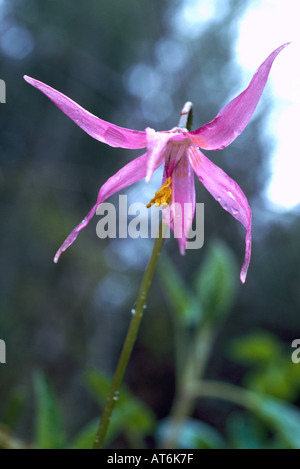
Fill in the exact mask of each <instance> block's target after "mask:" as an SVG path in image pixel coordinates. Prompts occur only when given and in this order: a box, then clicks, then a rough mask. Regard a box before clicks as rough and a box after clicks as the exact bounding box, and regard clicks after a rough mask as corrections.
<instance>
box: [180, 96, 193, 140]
mask: <svg viewBox="0 0 300 469" xmlns="http://www.w3.org/2000/svg"><path fill="white" fill-rule="evenodd" d="M192 123H193V104H192V103H191V102H190V101H187V102H186V103H185V105H184V106H183V108H182V111H181V113H180V119H179V123H178V127H180V128H182V129H187V130H188V131H189V132H190V131H191V129H192Z"/></svg>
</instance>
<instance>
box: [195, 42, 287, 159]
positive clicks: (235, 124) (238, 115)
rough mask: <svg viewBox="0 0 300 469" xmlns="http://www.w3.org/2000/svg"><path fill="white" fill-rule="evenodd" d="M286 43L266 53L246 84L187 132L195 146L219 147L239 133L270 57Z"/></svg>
mask: <svg viewBox="0 0 300 469" xmlns="http://www.w3.org/2000/svg"><path fill="white" fill-rule="evenodd" d="M288 44H289V43H287V44H283V45H282V46H280V47H278V49H276V50H274V52H272V54H270V55H269V57H268V58H267V59H266V60H265V61H264V62H263V63H262V64H261V66H260V67H259V68H258V70H257V71H256V73H255V75H254V76H253V78H252V80H251V82H250V84H249V86H248V88H246V89H245V90H244V91H243V92H242V93H241V94H239V95H238V96H237V97H236V98H234V99H233V100H232V101H230V102H229V103H228V104H226V106H225V107H223V108H222V109H221V111H220V112H219V114H217V116H216V117H215V118H214V119H213V120H212V121H210V122H209V123H208V124H205V125H203V126H202V127H200V128H199V129H197V130H194V131H193V132H190V133H189V135H190V137H191V138H192V140H193V142H194V143H195V144H196V145H197V146H199V147H200V148H205V149H207V150H221V149H222V148H225V147H227V146H228V145H229V144H230V143H231V142H232V141H233V140H234V139H235V138H236V137H238V135H240V133H241V132H242V131H243V130H244V128H245V127H246V125H247V124H248V122H249V120H250V118H251V116H252V114H253V112H254V110H255V108H256V106H257V104H258V101H259V99H260V97H261V94H262V92H263V90H264V87H265V84H266V82H267V79H268V76H269V72H270V69H271V66H272V64H273V61H274V60H275V58H276V56H277V55H278V54H279V52H280V51H281V50H282V49H284V48H285V47H286V46H287V45H288Z"/></svg>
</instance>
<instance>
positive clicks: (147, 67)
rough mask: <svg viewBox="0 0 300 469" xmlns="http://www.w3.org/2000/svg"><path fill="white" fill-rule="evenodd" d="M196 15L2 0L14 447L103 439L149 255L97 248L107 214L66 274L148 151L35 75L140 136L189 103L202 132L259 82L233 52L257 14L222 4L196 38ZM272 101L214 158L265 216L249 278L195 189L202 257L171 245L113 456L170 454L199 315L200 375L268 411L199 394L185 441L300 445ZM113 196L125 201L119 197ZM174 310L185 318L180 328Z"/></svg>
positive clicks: (4, 389) (1, 410) (288, 216)
mask: <svg viewBox="0 0 300 469" xmlns="http://www.w3.org/2000/svg"><path fill="white" fill-rule="evenodd" d="M186 3H188V2H185V1H182V2H181V1H176V0H175V1H171V0H151V1H141V0H127V1H126V2H124V1H123V0H113V1H110V2H105V1H102V0H88V1H83V0H77V1H76V2H74V1H71V0H64V2H61V1H58V0H51V1H50V0H45V1H43V2H40V1H38V0H9V1H4V0H2V1H1V2H0V70H1V74H0V75H1V76H0V78H1V79H3V80H4V81H5V82H6V93H7V94H6V104H1V119H0V162H1V167H0V184H1V199H0V206H1V213H2V222H3V223H2V229H1V245H0V250H1V252H0V255H1V266H2V268H1V272H0V275H1V291H0V338H1V339H3V340H5V342H6V347H7V363H6V364H0V383H1V384H0V422H2V423H1V426H0V446H1V445H3V446H5V445H7V446H14V445H15V446H16V447H17V446H18V445H22V444H26V445H27V444H28V445H33V446H38V447H64V446H72V445H73V446H75V447H81V446H84V444H85V443H84V442H85V441H89V438H90V436H89V435H90V434H89V432H90V431H91V429H92V430H93V429H94V426H93V425H94V423H93V422H94V421H95V420H96V421H97V420H98V418H99V416H100V414H101V408H102V405H103V396H104V395H105V392H106V389H107V382H106V379H107V378H105V376H106V377H110V376H112V374H113V372H114V369H115V366H116V362H117V358H118V354H119V352H120V348H121V345H122V343H123V339H124V336H125V333H126V330H127V327H128V324H129V321H130V311H131V309H132V307H133V306H134V301H135V298H136V294H137V291H138V288H139V282H140V279H141V275H142V273H143V271H144V269H145V266H146V263H147V260H148V258H149V254H150V252H151V247H152V245H153V240H147V239H137V240H133V239H113V240H108V239H106V240H100V239H98V238H97V236H96V223H97V221H98V220H97V217H95V219H94V220H93V221H92V222H91V223H90V225H89V226H88V227H87V228H86V229H85V230H84V231H83V232H82V233H81V234H80V235H79V237H78V239H77V241H76V243H75V244H74V245H73V246H72V247H71V248H70V249H69V250H68V251H67V252H66V253H65V254H63V256H62V258H61V259H60V261H59V263H58V264H57V265H55V264H54V263H53V261H52V259H53V256H54V253H55V252H56V250H57V249H58V247H59V246H60V245H61V243H62V242H63V240H64V239H65V238H66V236H67V235H68V234H69V233H70V232H71V230H72V229H73V228H74V227H75V226H76V225H77V224H78V223H79V221H80V220H81V219H82V218H83V217H84V216H85V215H86V213H87V212H88V211H89V209H90V207H91V206H92V204H93V203H94V201H95V199H96V196H97V192H98V189H99V187H100V185H101V184H103V183H104V182H105V180H106V179H107V178H108V177H109V176H111V175H112V174H113V173H115V172H116V171H117V170H118V169H119V168H121V167H122V166H123V165H124V164H125V163H126V162H128V161H130V160H131V159H132V158H134V157H136V156H138V155H139V154H141V152H140V151H129V150H122V149H119V148H110V147H108V146H105V145H104V144H101V143H99V142H97V141H96V140H93V139H92V138H90V137H89V136H88V135H87V134H85V133H84V132H83V131H82V130H81V129H79V128H78V127H77V126H76V125H75V124H74V123H73V122H72V121H71V120H70V119H68V118H67V117H66V116H65V115H63V114H62V113H61V111H59V110H58V109H57V108H56V107H55V106H54V105H53V104H52V103H51V102H50V101H49V100H48V99H46V98H45V97H44V96H43V95H42V94H41V93H39V92H37V91H36V90H35V89H33V88H32V87H30V86H29V85H28V84H27V83H25V81H24V80H23V78H22V77H23V75H24V74H27V75H29V76H32V77H34V78H37V79H39V80H42V81H44V82H45V83H47V84H49V85H51V86H53V87H54V88H56V89H58V90H60V91H62V92H63V93H64V94H66V95H67V96H69V97H71V98H72V99H73V100H75V101H76V102H78V103H79V104H81V105H82V106H83V107H84V108H86V109H88V110H89V111H90V112H92V113H93V114H95V115H97V116H99V117H101V118H103V119H105V120H108V121H111V122H114V123H115V124H117V125H120V126H123V127H128V128H133V129H139V130H144V129H145V128H146V127H148V126H150V127H153V128H155V129H156V130H166V129H170V128H172V127H173V126H175V125H176V124H177V122H178V117H179V112H180V110H181V108H182V105H183V104H184V102H185V101H187V100H190V101H192V102H193V103H194V125H193V128H194V129H195V128H198V127H199V126H200V125H202V124H204V123H205V122H207V121H209V120H211V119H212V118H213V117H214V116H215V115H216V113H217V112H218V111H219V109H220V108H221V106H223V105H224V104H225V103H226V102H227V101H228V100H229V99H231V98H232V97H233V96H234V95H235V94H237V93H238V92H240V91H241V89H243V88H242V86H244V85H246V84H248V82H247V83H241V81H240V76H241V71H240V69H239V67H238V64H237V63H236V62H235V61H234V60H233V44H234V40H235V37H236V34H237V25H238V22H239V18H240V16H241V15H242V14H243V12H244V11H245V9H246V8H247V6H248V3H249V2H248V1H246V0H242V1H240V0H227V1H224V2H218V5H219V7H218V9H217V10H216V14H215V16H214V17H213V18H210V20H209V21H208V20H207V21H205V19H204V20H203V22H202V23H201V21H200V22H199V26H198V28H197V29H193V30H192V31H191V30H190V29H189V24H188V22H187V21H186V20H185V19H184V17H183V15H182V11H183V7H184V5H185V4H186ZM199 3H203V5H204V4H205V3H207V2H206V1H204V0H199ZM287 40H288V38H287ZM278 46H279V44H278ZM270 52H271V50H270ZM277 60H280V57H279V58H278V59H277ZM258 65H259V63H257V66H258ZM253 72H254V70H253ZM271 73H272V72H271ZM249 79H250V77H249ZM248 81H249V80H248ZM271 104H272V99H271V95H270V90H268V88H266V90H265V93H264V96H263V99H262V101H261V102H260V104H259V111H258V112H257V113H256V114H255V116H254V118H253V119H252V120H251V123H250V124H249V125H248V127H247V129H246V130H245V131H244V132H243V134H242V135H241V136H240V137H239V138H238V139H237V140H236V141H235V142H234V143H233V144H232V145H231V146H230V147H228V148H226V149H225V150H223V151H221V152H210V153H209V154H208V153H207V155H208V156H209V157H210V158H211V159H212V160H213V161H214V162H215V163H216V164H217V165H219V166H220V167H222V169H224V171H225V172H227V173H228V174H229V175H230V176H231V177H232V178H233V179H235V180H236V181H237V182H238V184H239V185H240V187H241V188H242V189H243V191H244V192H245V194H246V195H247V197H248V200H249V202H250V205H251V207H252V211H253V254H252V261H251V265H250V269H249V273H248V278H247V282H246V284H245V285H244V286H242V285H240V282H239V269H240V267H241V264H242V261H243V256H244V234H245V233H244V230H243V229H242V227H240V226H238V225H239V224H238V222H237V221H236V220H234V219H233V218H232V217H231V216H230V215H229V214H228V213H227V212H225V211H223V210H222V209H221V207H220V206H219V205H218V204H217V203H216V202H215V200H214V199H213V198H212V197H211V196H210V194H208V193H207V192H206V190H205V189H204V187H203V186H201V184H200V183H199V182H198V181H197V183H196V190H197V201H198V202H204V204H205V241H204V246H203V248H202V249H200V250H198V251H187V253H186V255H185V256H184V257H182V256H180V254H179V250H178V246H177V243H176V241H175V240H169V241H168V242H167V243H166V245H165V249H164V251H165V256H162V257H161V262H160V269H159V271H158V273H157V275H156V277H155V280H154V283H153V285H152V289H151V294H150V297H149V301H148V304H147V310H146V313H145V317H144V319H143V323H142V327H141V331H140V334H139V339H138V343H137V344H136V346H135V349H134V352H133V356H132V359H131V361H130V365H129V368H128V370H127V374H126V386H127V391H126V393H127V394H126V393H125V394H126V395H125V397H124V402H123V404H122V402H121V400H120V405H119V411H116V417H117V418H116V421H115V427H114V429H113V431H112V432H111V435H110V438H109V439H108V441H107V445H108V446H109V447H115V448H128V447H149V448H153V447H156V446H159V445H160V438H163V437H161V435H162V434H163V432H164V431H165V430H164V428H165V426H164V423H165V422H166V420H165V419H166V418H167V417H168V415H169V414H170V410H171V407H172V402H173V399H174V396H175V389H176V377H175V365H174V362H175V357H176V353H177V352H176V346H175V344H176V343H177V341H176V340H175V337H176V336H177V339H179V341H180V338H181V329H180V328H181V327H182V330H184V331H185V332H184V334H187V335H188V334H195V328H196V329H197V327H198V325H199V321H200V319H199V318H200V317H201V318H204V319H203V321H204V322H205V321H206V323H207V321H208V322H209V324H210V330H213V334H212V335H211V341H210V346H209V347H208V350H207V351H206V352H207V356H206V363H205V369H204V370H203V376H204V377H205V378H208V379H210V380H213V381H214V382H215V381H218V382H219V381H223V382H226V383H230V384H231V385H236V386H240V387H242V388H243V389H247V390H251V391H252V392H255V393H258V394H259V395H260V396H268V398H270V399H269V400H268V398H267V397H266V401H264V402H265V404H266V405H265V407H264V409H263V411H261V412H256V413H255V412H254V413H253V412H251V409H250V410H249V409H245V408H244V407H243V406H242V405H237V403H235V402H229V401H228V399H227V400H226V399H218V400H217V399H208V398H205V399H204V398H201V399H200V398H199V399H198V400H196V402H195V404H194V408H193V409H192V411H191V415H189V416H188V417H189V420H187V421H186V422H185V424H186V426H185V430H186V432H185V433H184V434H183V433H182V439H181V440H180V439H179V442H178V446H181V447H214V448H219V447H234V448H245V447H250V448H251V447H298V448H299V447H300V441H299V440H300V417H299V415H300V414H298V410H297V407H298V406H299V404H300V399H299V390H300V364H299V365H297V364H294V363H292V361H291V353H292V351H293V350H292V348H291V343H292V341H293V340H294V339H296V338H298V337H299V336H300V316H299V306H300V289H299V280H300V275H299V269H298V265H299V261H300V249H299V247H300V241H299V240H300V236H299V235H300V222H299V210H298V211H297V210H295V211H294V212H286V213H280V214H278V213H275V212H271V211H270V209H269V208H267V204H266V201H265V199H264V197H263V190H264V189H265V186H266V183H267V181H268V178H269V176H270V166H269V163H270V159H269V154H270V151H271V149H272V141H270V140H268V139H267V138H266V136H265V135H263V134H262V131H261V130H262V128H263V122H264V119H265V117H266V115H267V113H268V109H269V107H270V106H271ZM159 187H160V175H158V176H157V177H156V178H154V180H153V181H152V182H151V184H150V185H148V186H146V184H145V182H144V181H141V182H140V183H138V184H136V185H134V186H133V187H131V188H129V189H127V190H126V191H123V192H122V193H126V194H128V196H129V201H130V202H133V201H138V202H145V203H148V202H149V200H150V198H152V197H153V195H154V192H155V190H157V189H158V188H159ZM110 200H111V201H113V202H115V203H117V201H118V196H114V197H112V198H111V199H110ZM214 302H215V303H214ZM218 302H219V305H218ZM212 303H214V304H212ZM220 305H221V306H220ZM191 311H192V312H191ZM210 311H212V315H211V317H208V319H207V316H209V312H210ZM213 312H214V313H215V314H213ZM174 315H175V316H176V315H177V319H178V317H181V319H179V320H177V323H176V319H175V323H176V324H177V326H176V325H175V326H174ZM180 315H181V316H180ZM187 316H188V317H189V319H188V320H185V319H184V320H183V319H182V318H183V317H185V318H186V317H187ZM198 316H199V318H198V319H197V317H198ZM191 318H192V319H191ZM180 321H182V322H180ZM182 334H183V333H182ZM183 368H184V365H183ZM249 392H250V391H249ZM206 397H207V396H206ZM272 399H273V400H272ZM263 406H264V404H262V407H263ZM257 408H258V407H257ZM266 408H268V409H267V410H266ZM122 409H123V413H122ZM285 420H286V422H285ZM285 424H286V425H285ZM130 425H131V426H130ZM85 438H87V440H85ZM6 439H7V440H6ZM79 441H80V442H79ZM74 442H77V443H74ZM76 445H77V446H76Z"/></svg>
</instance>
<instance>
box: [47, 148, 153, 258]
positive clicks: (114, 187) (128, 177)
mask: <svg viewBox="0 0 300 469" xmlns="http://www.w3.org/2000/svg"><path fill="white" fill-rule="evenodd" d="M147 158H148V156H147V153H145V154H144V155H142V156H140V157H138V158H136V159H134V160H133V161H131V162H130V163H128V164H127V165H126V166H123V168H121V169H120V170H119V171H118V172H117V173H116V174H114V176H112V177H110V178H109V179H108V180H107V181H106V182H105V183H104V184H103V186H102V187H101V189H100V190H99V193H98V197H97V202H96V204H95V205H94V207H93V208H92V209H91V210H90V212H89V213H88V214H87V216H86V217H85V218H84V219H83V220H82V222H81V223H79V225H78V226H77V227H76V228H75V229H74V230H73V231H72V233H71V234H70V235H69V236H68V237H67V239H66V240H65V242H64V243H63V244H62V246H61V247H60V248H59V250H58V251H57V253H56V254H55V257H54V262H57V261H58V259H59V257H60V255H61V254H62V253H63V252H64V251H65V250H66V249H67V248H68V247H69V246H70V245H71V244H72V243H74V241H75V239H76V238H77V236H78V233H79V232H80V231H81V230H82V229H83V228H85V227H86V226H87V224H88V223H89V221H90V220H91V218H92V217H93V216H94V215H95V213H96V210H97V208H98V206H99V205H100V204H101V203H102V202H104V201H105V200H106V199H107V198H108V197H110V196H111V195H113V194H114V193H116V192H118V191H120V190H121V189H124V187H127V186H130V185H131V184H133V183H135V182H137V181H139V180H140V179H143V178H144V177H145V176H146V172H147ZM156 169H157V168H156Z"/></svg>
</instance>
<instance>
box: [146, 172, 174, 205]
mask: <svg viewBox="0 0 300 469" xmlns="http://www.w3.org/2000/svg"><path fill="white" fill-rule="evenodd" d="M171 182H172V179H171V178H170V177H169V178H167V179H166V180H165V182H164V183H163V185H162V186H161V188H160V189H159V190H158V191H157V192H155V197H153V199H151V200H150V202H149V204H148V205H147V208H149V207H151V205H153V204H155V206H156V207H159V206H160V205H161V207H162V208H167V206H168V205H169V204H170V202H171V195H172V189H171V187H170V185H171Z"/></svg>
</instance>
